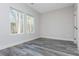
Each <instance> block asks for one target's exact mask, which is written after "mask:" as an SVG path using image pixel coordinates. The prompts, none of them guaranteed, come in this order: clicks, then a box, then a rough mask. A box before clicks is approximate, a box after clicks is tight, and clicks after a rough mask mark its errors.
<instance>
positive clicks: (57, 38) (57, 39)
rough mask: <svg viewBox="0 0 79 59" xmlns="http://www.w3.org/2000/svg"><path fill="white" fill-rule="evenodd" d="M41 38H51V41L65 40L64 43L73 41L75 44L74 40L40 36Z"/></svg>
mask: <svg viewBox="0 0 79 59" xmlns="http://www.w3.org/2000/svg"><path fill="white" fill-rule="evenodd" d="M40 37H41V38H49V39H55V40H64V41H72V42H74V39H67V38H59V37H48V36H40Z"/></svg>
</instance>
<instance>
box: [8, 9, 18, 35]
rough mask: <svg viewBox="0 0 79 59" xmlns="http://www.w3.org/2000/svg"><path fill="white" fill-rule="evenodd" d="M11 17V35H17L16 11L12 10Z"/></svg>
mask: <svg viewBox="0 0 79 59" xmlns="http://www.w3.org/2000/svg"><path fill="white" fill-rule="evenodd" d="M9 16H10V26H11V27H10V28H11V33H13V34H15V33H17V24H16V19H17V18H16V17H17V12H16V11H15V10H12V9H10V15H9Z"/></svg>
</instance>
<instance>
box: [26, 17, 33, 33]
mask: <svg viewBox="0 0 79 59" xmlns="http://www.w3.org/2000/svg"><path fill="white" fill-rule="evenodd" d="M27 32H28V33H33V32H34V18H33V17H31V16H27Z"/></svg>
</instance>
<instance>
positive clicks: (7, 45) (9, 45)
mask: <svg viewBox="0 0 79 59" xmlns="http://www.w3.org/2000/svg"><path fill="white" fill-rule="evenodd" d="M38 38H39V37H35V38H29V40H24V41H21V42H19V43H17V42H15V43H12V44H11V43H10V44H6V45H3V46H0V50H2V49H6V48H9V47H13V46H16V45H19V44H22V43H25V42H28V41H32V40H35V39H38Z"/></svg>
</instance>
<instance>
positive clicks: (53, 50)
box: [0, 38, 79, 56]
mask: <svg viewBox="0 0 79 59" xmlns="http://www.w3.org/2000/svg"><path fill="white" fill-rule="evenodd" d="M0 55H1V56H2V55H3V56H79V53H78V51H77V46H76V44H74V43H73V42H70V41H63V40H55V39H47V38H39V39H36V40H32V41H29V42H26V43H23V44H20V45H17V46H15V47H10V48H7V49H4V50H1V51H0Z"/></svg>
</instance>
